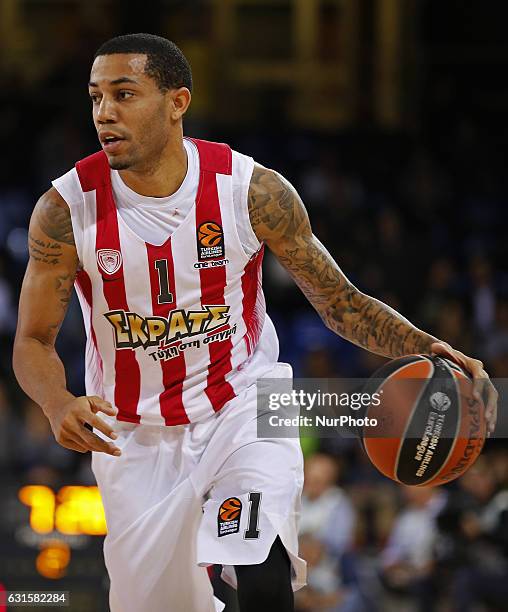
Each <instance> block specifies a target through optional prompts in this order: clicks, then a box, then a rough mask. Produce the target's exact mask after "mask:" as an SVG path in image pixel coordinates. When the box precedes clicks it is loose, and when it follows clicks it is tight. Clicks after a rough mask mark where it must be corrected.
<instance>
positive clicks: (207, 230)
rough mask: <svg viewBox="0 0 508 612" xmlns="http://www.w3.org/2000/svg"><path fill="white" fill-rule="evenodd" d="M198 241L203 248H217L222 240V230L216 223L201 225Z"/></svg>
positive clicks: (208, 222)
mask: <svg viewBox="0 0 508 612" xmlns="http://www.w3.org/2000/svg"><path fill="white" fill-rule="evenodd" d="M198 237H199V241H200V243H201V244H202V245H203V246H207V247H208V246H217V245H218V244H219V243H220V241H221V240H222V230H221V228H220V227H219V226H218V225H217V223H212V222H211V221H207V222H206V223H202V224H201V225H200V227H199V231H198Z"/></svg>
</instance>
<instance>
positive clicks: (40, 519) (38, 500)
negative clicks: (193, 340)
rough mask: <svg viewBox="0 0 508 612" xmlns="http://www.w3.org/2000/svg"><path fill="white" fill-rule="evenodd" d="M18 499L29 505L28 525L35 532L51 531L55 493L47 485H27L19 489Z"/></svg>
mask: <svg viewBox="0 0 508 612" xmlns="http://www.w3.org/2000/svg"><path fill="white" fill-rule="evenodd" d="M18 496H19V500H20V501H21V503H23V504H25V506H30V508H31V511H30V526H31V527H32V529H33V530H34V531H36V532H37V533H51V531H53V528H54V524H55V523H54V516H55V494H54V493H53V491H52V490H51V489H50V488H49V487H44V486H40V485H29V486H26V487H23V488H21V489H20V491H19V493H18Z"/></svg>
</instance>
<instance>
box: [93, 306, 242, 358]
mask: <svg viewBox="0 0 508 612" xmlns="http://www.w3.org/2000/svg"><path fill="white" fill-rule="evenodd" d="M104 316H105V317H106V319H107V320H108V321H109V323H111V325H112V326H113V332H114V338H115V345H116V348H117V349H136V348H138V347H140V346H142V347H143V348H145V349H146V348H148V347H150V346H158V345H163V344H169V343H171V342H174V341H175V340H182V339H185V338H191V337H193V336H198V335H200V334H205V333H206V334H209V332H212V331H214V330H218V329H219V328H221V327H224V326H225V325H227V324H228V322H229V319H230V315H229V306H225V305H224V306H203V308H202V309H200V310H183V309H182V308H179V309H177V310H172V311H171V312H170V313H169V316H168V317H142V316H141V315H139V314H137V313H135V312H125V311H124V310H112V311H111V312H107V313H106V314H105V315H104ZM226 331H228V330H226ZM209 335H210V334H209Z"/></svg>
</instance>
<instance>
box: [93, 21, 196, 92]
mask: <svg viewBox="0 0 508 612" xmlns="http://www.w3.org/2000/svg"><path fill="white" fill-rule="evenodd" d="M117 53H139V54H142V55H146V56H147V60H146V65H145V74H147V75H148V76H150V77H152V78H153V79H154V80H155V82H156V83H157V85H158V87H159V89H160V90H161V91H163V92H166V91H168V90H169V89H177V88H178V87H187V89H188V90H189V91H192V71H191V67H190V65H189V62H188V61H187V58H186V57H185V55H184V54H183V53H182V51H181V49H179V48H178V47H177V46H176V45H175V43H174V42H172V41H170V40H168V39H167V38H163V37H162V36H156V35H155V34H144V33H140V34H125V35H123V36H115V38H111V39H110V40H108V41H106V42H105V43H103V44H102V45H101V46H100V47H99V48H98V49H97V51H96V53H95V55H94V59H95V58H96V57H99V55H114V54H117Z"/></svg>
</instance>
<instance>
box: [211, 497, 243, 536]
mask: <svg viewBox="0 0 508 612" xmlns="http://www.w3.org/2000/svg"><path fill="white" fill-rule="evenodd" d="M241 515H242V502H241V501H240V500H239V499H238V497H228V499H225V500H224V501H223V502H222V504H221V505H220V508H219V513H218V515H217V528H218V536H219V538H221V537H222V536H225V535H229V534H230V533H238V532H239V531H240V517H241Z"/></svg>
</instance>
